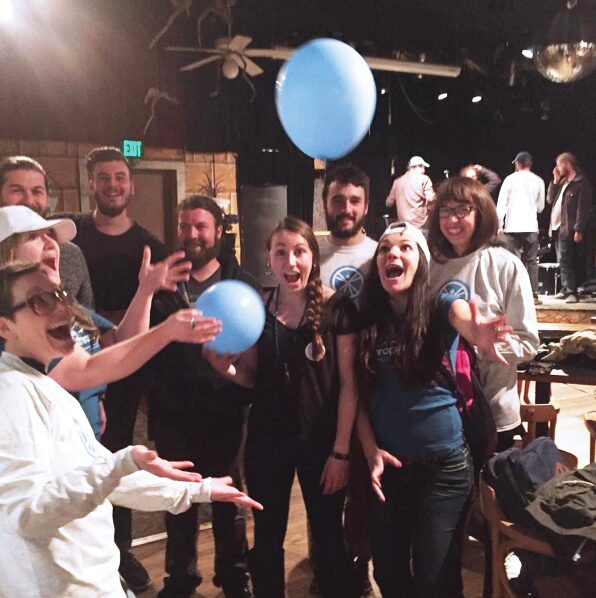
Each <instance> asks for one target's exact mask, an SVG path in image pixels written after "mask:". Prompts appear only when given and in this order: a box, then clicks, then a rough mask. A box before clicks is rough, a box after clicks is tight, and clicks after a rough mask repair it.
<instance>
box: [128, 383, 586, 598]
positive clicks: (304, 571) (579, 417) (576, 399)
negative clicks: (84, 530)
mask: <svg viewBox="0 0 596 598" xmlns="http://www.w3.org/2000/svg"><path fill="white" fill-rule="evenodd" d="M595 393H596V388H594V387H582V386H569V385H562V384H555V385H553V398H554V399H555V400H556V401H557V402H558V403H559V405H560V407H561V412H560V415H559V420H558V424H557V433H556V442H557V445H558V446H559V447H560V448H562V449H564V450H566V451H569V452H572V453H574V454H575V455H577V457H578V459H579V464H580V466H582V465H586V464H587V463H588V450H589V441H588V432H587V430H586V429H585V427H584V423H583V414H584V413H585V412H586V411H588V410H589V409H596V394H595ZM251 540H252V522H249V544H250V543H251ZM285 548H286V579H287V595H288V597H289V598H302V597H308V596H310V593H309V592H308V585H309V583H310V577H311V574H310V568H309V565H308V563H307V561H306V560H305V556H306V554H307V546H306V523H305V513H304V508H303V507H302V499H301V496H300V489H299V488H298V485H297V484H295V485H294V488H293V492H292V507H291V514H290V522H289V526H288V534H287V539H286V546H285ZM134 552H135V554H136V555H137V556H138V557H139V558H140V559H141V561H142V562H143V564H144V565H145V566H146V567H147V570H148V571H149V574H150V575H151V579H152V581H153V586H152V588H150V589H149V590H147V591H146V592H143V593H142V594H139V596H142V598H152V597H153V596H155V595H156V593H157V591H159V589H160V588H161V587H162V579H163V576H164V570H163V561H164V542H163V541H158V542H152V543H150V544H146V545H144V546H139V547H137V548H135V549H134ZM199 563H200V568H201V573H202V575H203V579H204V581H203V583H202V584H201V585H200V586H199V588H198V593H197V596H199V597H204V598H215V597H218V598H219V597H222V596H223V593H222V592H221V591H220V590H219V589H218V588H216V587H214V586H213V584H212V583H211V578H212V577H213V538H212V535H211V531H210V530H203V531H201V534H200V539H199ZM482 575H483V552H482V547H481V546H480V545H479V544H478V543H476V542H472V541H469V542H467V543H466V546H465V551H464V570H463V578H464V589H465V595H466V598H479V597H480V596H481V594H482V591H481V590H482ZM376 596H379V594H378V593H377V594H376Z"/></svg>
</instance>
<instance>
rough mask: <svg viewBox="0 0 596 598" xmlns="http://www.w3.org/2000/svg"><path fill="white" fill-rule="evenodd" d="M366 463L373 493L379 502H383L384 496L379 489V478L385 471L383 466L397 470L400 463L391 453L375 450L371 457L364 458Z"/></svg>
mask: <svg viewBox="0 0 596 598" xmlns="http://www.w3.org/2000/svg"><path fill="white" fill-rule="evenodd" d="M366 460H367V461H368V468H369V469H370V481H371V483H372V487H373V491H374V493H375V494H376V495H377V498H378V499H379V500H380V501H381V502H385V495H384V494H383V490H382V488H381V477H382V476H383V472H384V471H385V465H390V466H391V467H396V468H399V467H401V461H400V460H399V459H398V458H397V457H394V456H393V455H392V454H391V453H388V452H387V451H384V450H383V449H380V448H377V449H376V451H375V452H374V454H373V455H371V456H368V455H367V457H366Z"/></svg>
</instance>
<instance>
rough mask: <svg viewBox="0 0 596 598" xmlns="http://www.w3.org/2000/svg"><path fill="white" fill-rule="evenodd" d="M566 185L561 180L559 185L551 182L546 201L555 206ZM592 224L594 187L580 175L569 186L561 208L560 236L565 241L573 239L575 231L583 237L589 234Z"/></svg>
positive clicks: (563, 180)
mask: <svg viewBox="0 0 596 598" xmlns="http://www.w3.org/2000/svg"><path fill="white" fill-rule="evenodd" d="M565 183H566V180H565V179H561V180H560V181H559V182H558V183H557V184H555V183H554V182H552V181H551V183H550V185H549V186H548V193H547V195H546V201H547V203H549V204H550V205H551V206H552V205H554V203H555V201H556V199H557V197H559V193H560V192H561V189H562V188H563V185H564V184H565ZM591 224H592V185H591V184H590V181H589V180H588V179H587V178H586V176H585V175H584V174H583V173H579V174H577V175H576V177H575V178H574V179H573V181H571V182H570V183H569V185H567V188H566V189H565V193H564V194H563V204H562V206H561V228H560V229H559V236H560V237H561V238H563V239H571V238H573V234H574V233H575V231H579V232H580V233H582V234H583V235H586V234H587V233H588V232H589V227H590V226H591Z"/></svg>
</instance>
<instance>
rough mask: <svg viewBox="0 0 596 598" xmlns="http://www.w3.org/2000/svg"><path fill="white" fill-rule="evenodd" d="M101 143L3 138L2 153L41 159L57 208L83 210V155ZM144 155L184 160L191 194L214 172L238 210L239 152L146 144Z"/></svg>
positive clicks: (221, 193) (219, 191) (223, 196)
mask: <svg viewBox="0 0 596 598" xmlns="http://www.w3.org/2000/svg"><path fill="white" fill-rule="evenodd" d="M98 145H102V144H101V143H69V142H66V141H20V140H9V139H0V156H8V155H15V154H19V155H25V156H30V157H31V158H34V159H35V160H37V161H39V162H40V163H41V164H42V166H43V167H44V168H45V169H46V171H47V173H48V176H49V177H50V180H51V183H52V187H53V190H52V196H53V204H54V210H56V211H58V210H59V211H62V210H66V211H72V212H78V211H80V210H81V193H80V188H81V181H80V180H79V159H81V158H84V157H85V156H86V155H87V153H88V152H89V151H91V150H92V149H93V148H94V147H97V146H98ZM143 159H144V160H157V161H163V162H184V163H185V168H186V194H187V195H188V194H192V193H199V192H201V191H202V187H203V186H204V185H205V184H206V182H207V178H208V177H209V178H212V176H213V173H214V174H215V181H216V182H217V197H218V198H221V199H229V200H230V201H231V210H230V211H231V212H232V213H234V214H237V213H238V204H237V195H236V155H235V154H231V153H225V154H197V153H193V152H187V151H185V150H183V149H175V148H174V149H172V148H159V147H146V148H144V154H143ZM85 186H86V185H85Z"/></svg>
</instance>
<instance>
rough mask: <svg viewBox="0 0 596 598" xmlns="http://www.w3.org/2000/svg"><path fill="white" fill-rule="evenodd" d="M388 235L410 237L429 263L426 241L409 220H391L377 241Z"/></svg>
mask: <svg viewBox="0 0 596 598" xmlns="http://www.w3.org/2000/svg"><path fill="white" fill-rule="evenodd" d="M388 235H407V236H408V237H410V239H412V240H413V241H416V243H417V244H418V247H420V250H421V251H422V253H424V257H426V261H427V262H428V263H429V264H430V251H429V250H428V243H427V242H426V237H425V236H424V235H423V234H422V231H421V230H420V229H419V228H416V227H415V226H414V225H413V224H410V223H409V222H392V223H391V224H390V225H389V226H388V227H387V228H386V229H385V232H384V233H383V234H382V235H381V237H380V238H379V243H380V242H381V241H382V240H383V239H384V238H385V237H387V236H388Z"/></svg>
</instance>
